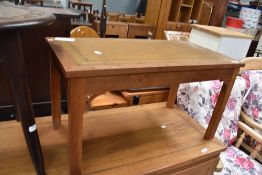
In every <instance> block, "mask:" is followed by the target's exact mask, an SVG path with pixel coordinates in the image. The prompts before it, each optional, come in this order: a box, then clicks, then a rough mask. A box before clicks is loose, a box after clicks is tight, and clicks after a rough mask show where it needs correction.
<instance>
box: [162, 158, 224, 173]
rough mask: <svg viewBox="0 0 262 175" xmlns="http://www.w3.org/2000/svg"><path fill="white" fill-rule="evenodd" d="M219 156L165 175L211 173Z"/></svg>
mask: <svg viewBox="0 0 262 175" xmlns="http://www.w3.org/2000/svg"><path fill="white" fill-rule="evenodd" d="M218 161H219V157H218V158H214V159H211V160H209V161H206V162H203V163H200V164H196V165H193V166H189V167H188V168H186V169H183V170H181V171H178V172H173V173H172V172H171V173H167V174H165V175H213V173H214V170H215V168H216V166H217V164H218Z"/></svg>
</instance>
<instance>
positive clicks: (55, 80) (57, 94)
mask: <svg viewBox="0 0 262 175" xmlns="http://www.w3.org/2000/svg"><path fill="white" fill-rule="evenodd" d="M52 57H53V55H52V56H51V58H52ZM50 64H51V102H52V117H53V127H54V129H59V128H60V126H61V75H60V73H59V71H58V70H57V67H56V66H55V64H54V62H53V59H51V60H50Z"/></svg>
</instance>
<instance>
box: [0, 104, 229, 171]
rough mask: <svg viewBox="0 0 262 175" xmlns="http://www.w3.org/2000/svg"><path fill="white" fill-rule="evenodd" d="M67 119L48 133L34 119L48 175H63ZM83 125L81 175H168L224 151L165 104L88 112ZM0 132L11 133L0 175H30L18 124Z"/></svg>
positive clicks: (0, 150) (2, 147)
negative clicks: (57, 128)
mask: <svg viewBox="0 0 262 175" xmlns="http://www.w3.org/2000/svg"><path fill="white" fill-rule="evenodd" d="M123 114H124V115H123ZM67 120H68V117H67V115H64V116H63V117H62V128H61V129H60V130H53V129H52V125H51V123H52V121H51V118H50V117H46V118H39V119H37V126H38V131H39V134H40V138H41V143H42V145H43V151H44V154H45V163H46V171H47V174H50V175H59V174H67V173H68V166H67V161H66V158H67V155H68V152H67V136H68V129H67V128H68V127H67ZM83 125H84V126H83V140H84V141H83V163H82V169H83V171H82V173H83V174H96V175H118V174H119V175H122V174H124V175H142V174H148V175H149V174H150V175H153V174H154V175H155V174H161V175H163V174H169V173H167V172H169V171H172V172H177V171H180V170H184V169H186V168H191V167H193V166H191V165H192V164H195V165H197V164H200V163H201V162H205V161H209V160H212V159H213V158H215V157H217V156H218V155H219V152H220V151H223V150H224V149H225V146H223V145H222V144H221V143H219V142H218V141H217V140H216V139H214V140H210V141H207V140H203V133H204V129H203V128H201V127H200V126H199V125H198V124H197V123H196V122H195V121H194V120H193V119H192V118H190V117H188V116H187V114H186V113H185V112H182V111H180V110H179V109H178V108H177V107H175V110H171V109H168V108H166V107H165V103H157V104H150V105H141V106H134V107H124V108H121V109H110V110H101V111H92V112H87V113H86V115H85V116H84V119H83ZM164 126H165V127H164ZM0 132H1V133H9V132H10V136H9V137H7V135H5V134H4V135H3V137H2V141H3V142H4V143H6V144H0V154H1V156H0V161H1V164H0V174H6V173H8V174H10V175H13V174H30V175H31V174H34V172H33V169H32V165H30V164H28V161H29V159H28V157H27V155H26V154H25V145H24V141H23V140H22V139H21V131H20V128H19V127H18V126H17V124H16V123H14V122H5V124H4V125H0ZM203 148H207V149H208V153H202V152H201V150H202V149H203ZM6 160H9V161H6ZM13 160H16V162H17V163H16V164H14V163H10V161H13ZM189 165H190V167H189ZM200 165H201V164H200ZM206 169H207V168H206ZM194 171H195V169H194Z"/></svg>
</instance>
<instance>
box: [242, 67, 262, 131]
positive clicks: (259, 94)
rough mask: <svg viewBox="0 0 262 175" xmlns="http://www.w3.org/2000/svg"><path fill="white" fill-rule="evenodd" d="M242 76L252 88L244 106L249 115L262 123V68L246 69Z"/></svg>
mask: <svg viewBox="0 0 262 175" xmlns="http://www.w3.org/2000/svg"><path fill="white" fill-rule="evenodd" d="M242 77H243V78H245V80H246V84H247V88H249V89H250V90H249V93H248V95H247V98H246V100H245V102H244V104H243V106H242V108H243V110H244V112H245V113H246V114H247V115H248V116H249V117H251V118H252V119H253V120H254V121H256V122H257V123H259V124H262V70H250V71H245V72H243V73H242ZM261 134H262V133H261Z"/></svg>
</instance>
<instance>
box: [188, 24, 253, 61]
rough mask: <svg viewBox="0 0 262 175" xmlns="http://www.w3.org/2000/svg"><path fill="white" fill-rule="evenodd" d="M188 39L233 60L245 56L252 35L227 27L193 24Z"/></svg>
mask: <svg viewBox="0 0 262 175" xmlns="http://www.w3.org/2000/svg"><path fill="white" fill-rule="evenodd" d="M192 27H193V28H192V31H191V34H190V38H189V41H190V42H191V43H194V44H197V45H199V46H202V47H205V48H207V49H210V50H213V51H216V52H219V53H221V54H223V55H225V56H228V57H230V58H231V59H233V60H240V59H242V58H245V57H246V55H247V52H248V49H249V47H250V44H251V41H252V38H253V37H252V36H250V35H247V34H244V33H240V32H236V31H232V30H229V29H227V28H222V27H214V26H204V25H193V26H192Z"/></svg>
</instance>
